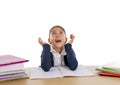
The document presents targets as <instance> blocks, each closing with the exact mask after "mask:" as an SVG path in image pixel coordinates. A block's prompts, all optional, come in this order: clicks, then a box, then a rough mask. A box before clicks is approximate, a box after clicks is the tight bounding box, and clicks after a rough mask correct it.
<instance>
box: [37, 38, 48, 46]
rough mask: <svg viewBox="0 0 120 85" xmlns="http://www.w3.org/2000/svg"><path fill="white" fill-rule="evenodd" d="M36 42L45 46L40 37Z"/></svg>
mask: <svg viewBox="0 0 120 85" xmlns="http://www.w3.org/2000/svg"><path fill="white" fill-rule="evenodd" d="M38 42H39V43H40V44H41V45H44V44H47V43H46V42H44V41H43V40H42V39H41V38H40V37H39V38H38Z"/></svg>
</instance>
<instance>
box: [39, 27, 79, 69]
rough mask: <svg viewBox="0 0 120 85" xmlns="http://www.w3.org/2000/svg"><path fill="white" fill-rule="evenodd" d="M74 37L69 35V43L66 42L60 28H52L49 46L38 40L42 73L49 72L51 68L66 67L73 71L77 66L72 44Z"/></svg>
mask: <svg viewBox="0 0 120 85" xmlns="http://www.w3.org/2000/svg"><path fill="white" fill-rule="evenodd" d="M74 38H75V36H74V35H72V34H71V35H70V39H71V40H70V41H68V42H67V38H66V32H65V30H64V28H63V27H61V26H58V25H57V26H54V27H52V28H51V29H50V31H49V38H48V41H49V44H48V43H46V42H44V41H43V40H42V39H41V38H39V40H38V42H39V43H40V44H41V45H42V46H43V51H42V54H41V68H42V69H43V70H44V71H49V70H50V68H51V67H53V66H63V65H66V66H68V67H69V68H70V70H75V69H76V68H77V66H78V61H77V59H76V55H75V53H74V50H73V49H72V43H73V40H74Z"/></svg>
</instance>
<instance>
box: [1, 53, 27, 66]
mask: <svg viewBox="0 0 120 85" xmlns="http://www.w3.org/2000/svg"><path fill="white" fill-rule="evenodd" d="M24 62H28V60H26V59H23V58H20V57H16V56H13V55H1V56H0V66H6V65H11V64H18V63H24Z"/></svg>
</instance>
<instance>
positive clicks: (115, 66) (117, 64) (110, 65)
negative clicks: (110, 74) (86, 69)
mask: <svg viewBox="0 0 120 85" xmlns="http://www.w3.org/2000/svg"><path fill="white" fill-rule="evenodd" d="M102 67H105V68H112V69H117V70H120V62H109V63H106V64H104V65H103V66H102Z"/></svg>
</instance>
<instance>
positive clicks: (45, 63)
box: [41, 44, 52, 71]
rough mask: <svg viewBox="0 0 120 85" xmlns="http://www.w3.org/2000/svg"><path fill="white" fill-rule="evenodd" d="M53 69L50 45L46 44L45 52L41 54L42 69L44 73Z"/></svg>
mask: <svg viewBox="0 0 120 85" xmlns="http://www.w3.org/2000/svg"><path fill="white" fill-rule="evenodd" d="M51 67H52V59H51V53H50V45H49V44H44V45H43V51H42V54H41V68H42V69H43V70H44V71H49V70H50V68H51Z"/></svg>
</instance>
